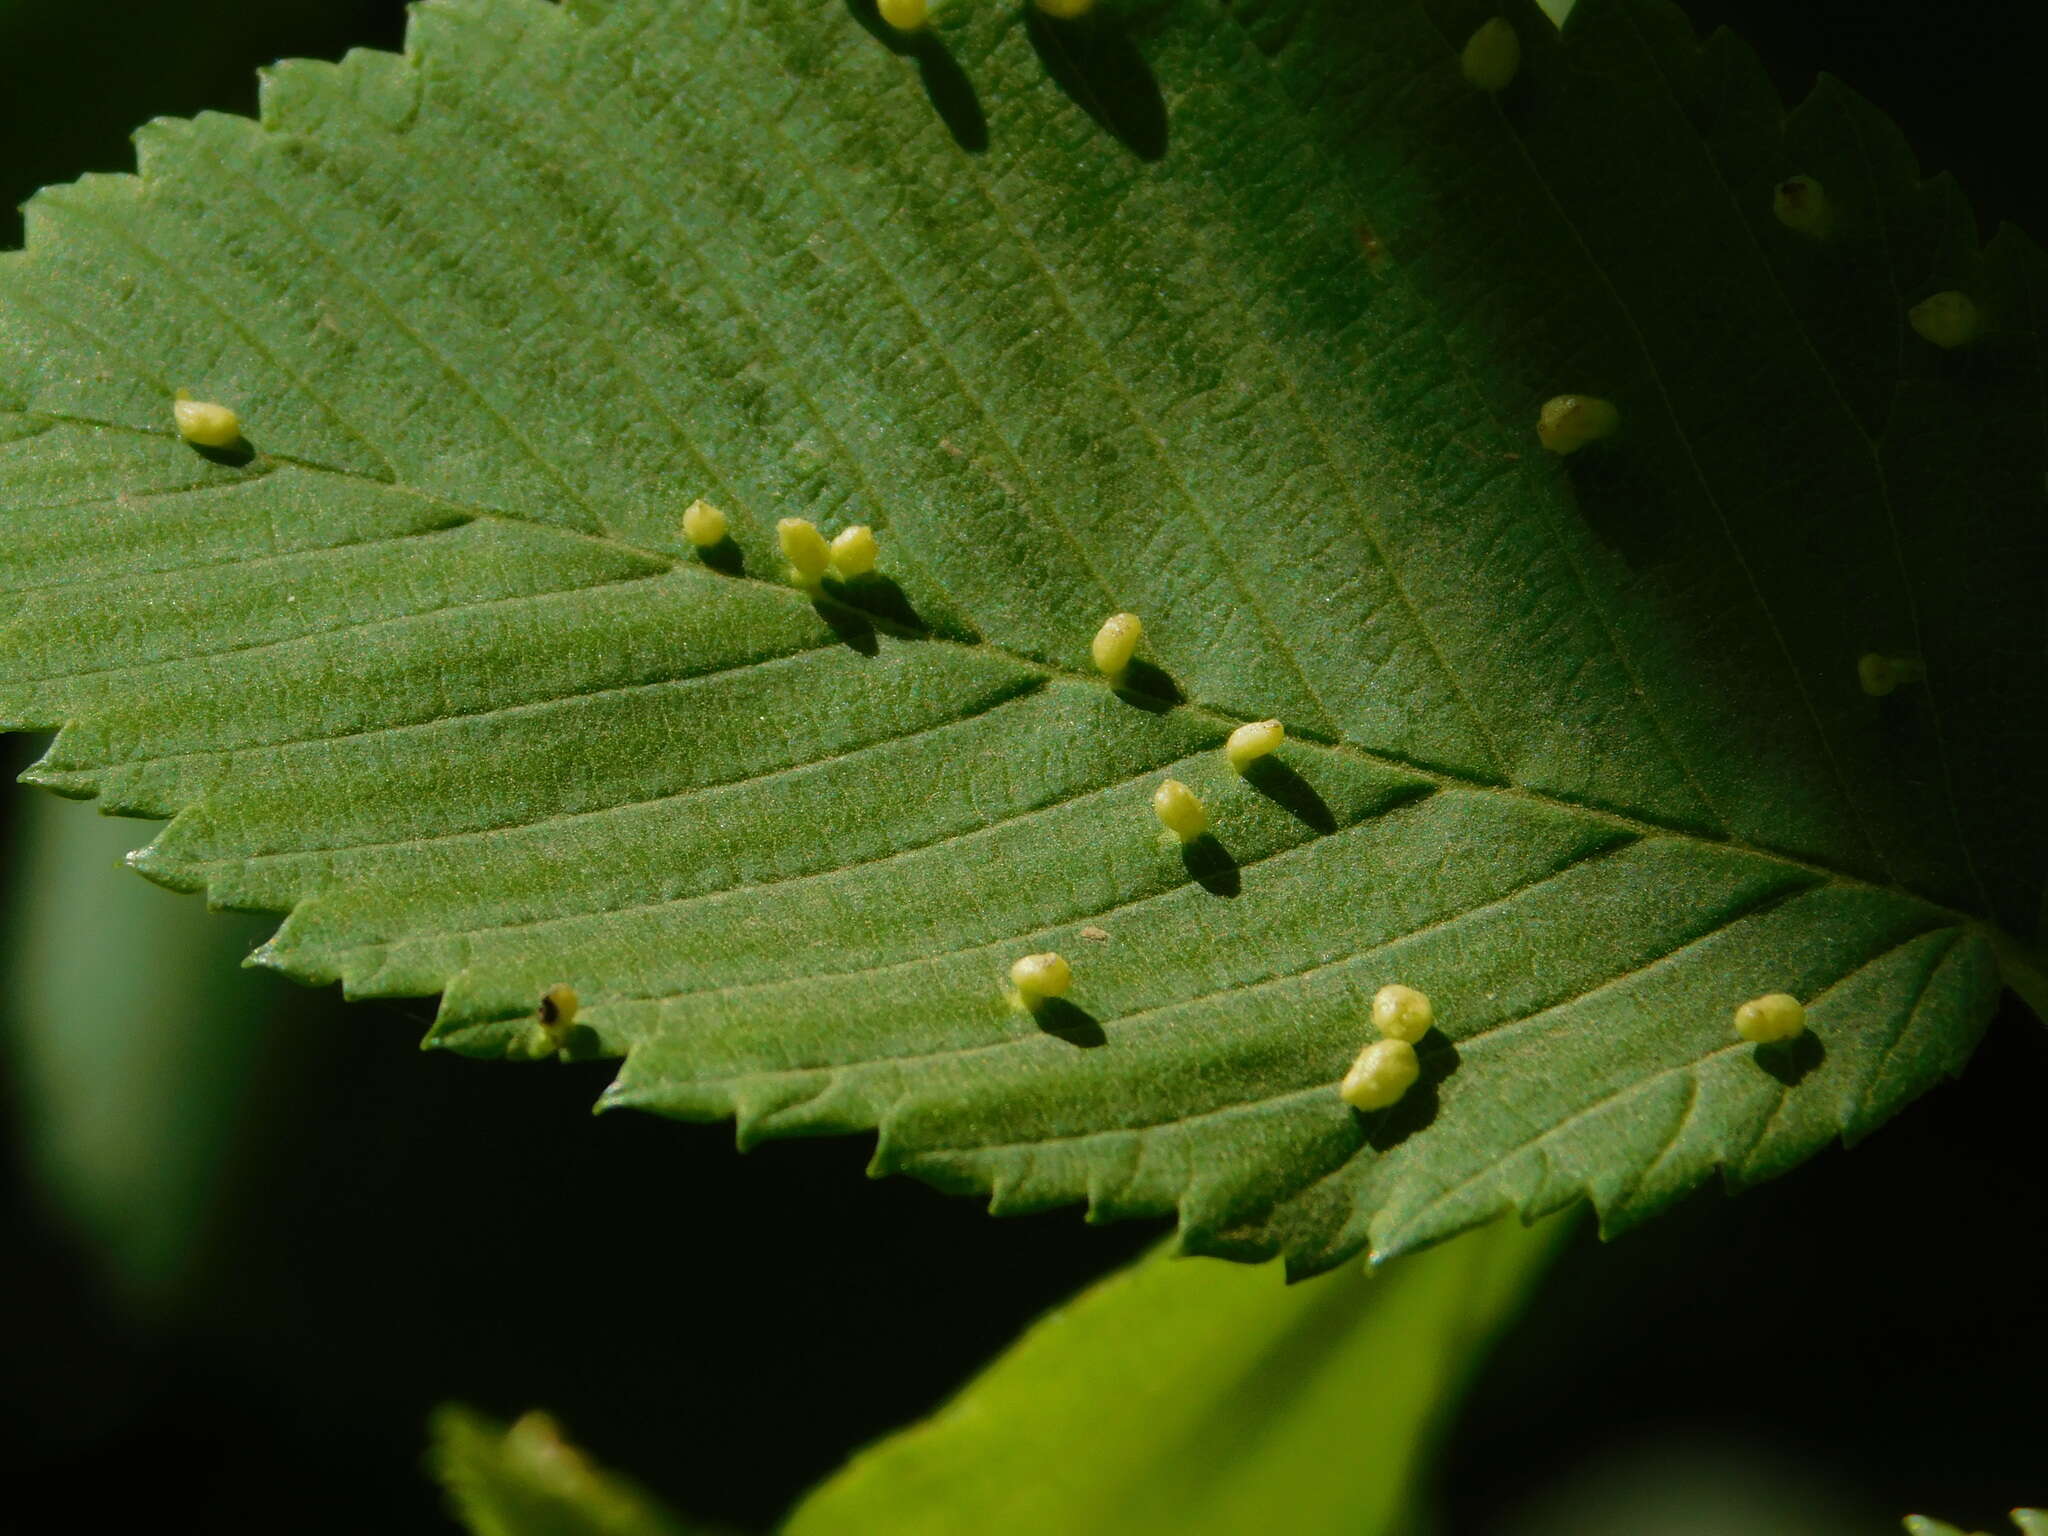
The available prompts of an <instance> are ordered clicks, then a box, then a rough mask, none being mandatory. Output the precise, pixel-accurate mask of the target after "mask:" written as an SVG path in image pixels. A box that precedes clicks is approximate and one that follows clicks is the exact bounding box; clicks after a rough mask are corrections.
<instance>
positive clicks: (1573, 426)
mask: <svg viewBox="0 0 2048 1536" xmlns="http://www.w3.org/2000/svg"><path fill="white" fill-rule="evenodd" d="M1620 425H1621V412H1619V411H1617V410H1616V409H1615V408H1614V402H1613V401H1611V400H1602V399H1601V398H1600V397H1599V396H1598V395H1558V396H1556V397H1555V398H1553V399H1550V400H1546V401H1544V402H1543V409H1542V410H1541V411H1540V412H1538V413H1537V417H1536V436H1537V437H1538V438H1539V439H1540V440H1541V441H1542V443H1543V446H1544V447H1545V448H1548V449H1549V450H1550V451H1551V452H1552V453H1577V452H1578V451H1579V450H1580V449H1581V448H1583V447H1585V446H1586V444H1588V443H1591V442H1597V441H1599V440H1600V439H1601V438H1603V437H1612V436H1613V435H1614V429H1615V428H1616V427H1618V426H1620Z"/></svg>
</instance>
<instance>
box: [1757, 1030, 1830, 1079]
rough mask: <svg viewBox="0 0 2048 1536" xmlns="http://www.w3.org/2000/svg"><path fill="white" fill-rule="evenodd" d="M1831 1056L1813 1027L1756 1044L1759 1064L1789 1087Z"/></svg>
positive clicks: (1804, 1077)
mask: <svg viewBox="0 0 2048 1536" xmlns="http://www.w3.org/2000/svg"><path fill="white" fill-rule="evenodd" d="M1827 1059H1828V1048H1827V1047H1826V1046H1825V1045H1823V1044H1821V1042H1820V1037H1819V1036H1817V1035H1816V1034H1814V1032H1813V1031H1812V1030H1810V1029H1809V1030H1803V1031H1802V1032H1800V1033H1799V1034H1796V1035H1794V1036H1793V1037H1792V1038H1791V1039H1790V1040H1774V1041H1772V1042H1771V1043H1770V1044H1769V1045H1760V1046H1758V1047H1757V1048H1756V1064H1757V1065H1758V1066H1759V1067H1761V1068H1763V1070H1764V1071H1765V1072H1767V1073H1769V1074H1770V1075H1771V1076H1772V1077H1775V1078H1776V1079H1777V1080H1778V1081H1779V1082H1781V1083H1783V1084H1784V1085H1785V1086H1786V1087H1787V1088H1797V1087H1798V1086H1799V1085H1800V1084H1801V1083H1802V1082H1804V1081H1805V1080H1806V1078H1807V1076H1808V1074H1810V1073H1811V1072H1813V1071H1814V1070H1815V1069H1816V1068H1818V1067H1819V1066H1820V1064H1821V1063H1822V1062H1824V1061H1826V1060H1827Z"/></svg>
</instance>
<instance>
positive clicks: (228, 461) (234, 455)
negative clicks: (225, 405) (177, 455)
mask: <svg viewBox="0 0 2048 1536" xmlns="http://www.w3.org/2000/svg"><path fill="white" fill-rule="evenodd" d="M185 446H186V447H188V448H190V449H191V450H192V451H193V452H194V453H196V454H198V455H199V457H201V458H202V459H204V460H206V462H207V463H209V464H218V465H220V466H221V468H223V469H247V468H248V467H249V466H250V465H251V464H253V463H254V462H255V461H256V445H255V444H254V443H252V442H250V441H249V440H248V439H247V438H246V437H244V438H238V439H236V440H235V441H234V442H232V443H230V444H228V445H227V447H225V448H209V447H207V446H206V445H205V444H204V443H187V444H186V445H185Z"/></svg>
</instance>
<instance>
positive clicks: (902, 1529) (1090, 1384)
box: [786, 1222, 1563, 1536]
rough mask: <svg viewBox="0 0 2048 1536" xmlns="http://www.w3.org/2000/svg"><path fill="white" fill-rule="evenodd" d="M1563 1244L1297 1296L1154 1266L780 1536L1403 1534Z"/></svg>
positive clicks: (1066, 1319) (1472, 1240) (1555, 1229)
mask: <svg viewBox="0 0 2048 1536" xmlns="http://www.w3.org/2000/svg"><path fill="white" fill-rule="evenodd" d="M1562 1230H1563V1229H1562V1228H1561V1227H1560V1226H1559V1224H1557V1223H1550V1224H1548V1225H1546V1226H1543V1227H1540V1228H1536V1229H1534V1230H1529V1229H1525V1228H1522V1227H1520V1226H1519V1225H1517V1224H1515V1223H1513V1222H1503V1223H1497V1224H1495V1225H1493V1226H1491V1227H1488V1228H1486V1229H1485V1230H1484V1231H1481V1232H1474V1233H1472V1234H1470V1235H1469V1236H1466V1237H1463V1238H1460V1239H1459V1240H1458V1241H1457V1242H1455V1243H1451V1244H1448V1245H1446V1246H1444V1247H1442V1248H1439V1249H1436V1250H1435V1251H1433V1252H1430V1253H1426V1254H1419V1255H1416V1256H1414V1257H1412V1258H1404V1259H1399V1260H1396V1261H1395V1262H1394V1263H1392V1264H1390V1265H1386V1266H1384V1267H1382V1268H1380V1269H1379V1270H1377V1271H1375V1272H1371V1273H1368V1272H1365V1271H1363V1270H1361V1269H1358V1268H1350V1269H1346V1270H1344V1271H1342V1272H1340V1273H1337V1274H1332V1275H1327V1276H1324V1277H1322V1278H1319V1279H1316V1280H1312V1281H1309V1282H1307V1283H1305V1284H1302V1285H1295V1286H1288V1285H1286V1284H1284V1283H1283V1277H1282V1275H1281V1273H1280V1269H1279V1267H1278V1266H1277V1265H1275V1266H1266V1267H1261V1268H1250V1267H1245V1266H1238V1265H1225V1264H1219V1263H1217V1262H1215V1261H1213V1260H1209V1259H1182V1258H1177V1257H1174V1256H1172V1255H1171V1254H1164V1253H1162V1254H1159V1255H1155V1256H1154V1257H1153V1258H1151V1259H1148V1260H1146V1261H1144V1262H1142V1263H1140V1264H1138V1265H1136V1266H1134V1267H1132V1268H1130V1269H1128V1270H1124V1271H1122V1272H1121V1273H1119V1274H1116V1275H1113V1276H1112V1277H1110V1278H1109V1279H1107V1280H1105V1281H1103V1282H1101V1283H1100V1284H1098V1285H1096V1286H1095V1287H1094V1288H1093V1289H1091V1290H1089V1291H1086V1292H1084V1293H1082V1295H1080V1296H1079V1297H1077V1298H1076V1299H1075V1300H1074V1301H1072V1302H1070V1303H1069V1304H1068V1305H1066V1306H1065V1307H1063V1308H1061V1309H1060V1310H1059V1311H1057V1312H1054V1313H1052V1314H1051V1315H1050V1316H1049V1317H1047V1318H1045V1319H1044V1320H1043V1321H1041V1322H1040V1323H1038V1324H1037V1325H1036V1326H1035V1327H1033V1328H1032V1329H1031V1330H1030V1331H1029V1332H1027V1333H1026V1334H1025V1335H1024V1336H1023V1337H1022V1338H1021V1339H1020V1340H1018V1342H1017V1343H1016V1344H1014V1345H1013V1346H1011V1348H1010V1349H1009V1350H1008V1351H1007V1352H1006V1353H1005V1354H1004V1355H1003V1356H1002V1357H1001V1358H1000V1359H999V1360H997V1361H996V1362H995V1364H993V1365H991V1366H990V1367H989V1368H988V1369H987V1370H986V1371H984V1372H983V1373H982V1375H981V1376H980V1377H979V1378H978V1379H977V1380H976V1381H974V1382H973V1383H971V1384H970V1385H969V1386H968V1387H967V1388H966V1389H965V1390H963V1391H962V1392H961V1394H960V1395H959V1396H958V1397H957V1398H955V1399H954V1400H953V1401H952V1402H951V1403H950V1404H948V1405H947V1406H946V1407H945V1408H943V1409H942V1410H940V1411H939V1412H938V1413H937V1414H935V1415H934V1416H933V1417H932V1418H931V1419H930V1420H928V1421H927V1422H925V1423H923V1424H919V1425H915V1426H913V1427H912V1428H910V1429H906V1430H904V1431H903V1432H902V1433H900V1434H897V1435H895V1436H893V1437H891V1438H890V1439H888V1440H885V1441H883V1442H882V1443H881V1444H879V1445H877V1446H874V1447H872V1448H871V1449H869V1450H867V1451H865V1452H863V1453H862V1454H861V1455H859V1456H858V1457H856V1458H855V1459H854V1460H853V1461H852V1462H851V1463H850V1464H849V1465H848V1466H847V1467H846V1469H845V1470H844V1471H842V1472H840V1473H839V1474H838V1475H837V1476H836V1477H834V1478H833V1479H832V1480H831V1481H829V1482H827V1483H825V1484H824V1485H823V1486H822V1487H820V1488H818V1489H817V1490H816V1491H815V1492H813V1493H812V1494H811V1495H810V1496H809V1497H808V1498H807V1499H805V1501H804V1502H803V1504H802V1505H800V1506H799V1507H798V1508H797V1510H796V1511H795V1513H794V1514H792V1515H791V1517H790V1520H789V1523H788V1525H787V1527H786V1530H787V1531H788V1533H789V1536H848V1533H856V1532H879V1531H887V1532H889V1533H891V1536H922V1533H927V1532H928V1533H933V1536H1024V1533H1028V1532H1040V1531H1060V1532H1062V1533H1068V1536H1090V1533H1093V1532H1101V1533H1104V1536H1141V1533H1145V1532H1151V1531H1159V1532H1172V1533H1175V1536H1203V1533H1207V1532H1215V1533H1218V1536H1227V1533H1232V1532H1240V1531H1249V1530H1260V1529H1266V1528H1269V1527H1271V1526H1273V1525H1275V1524H1276V1523H1280V1524H1284V1525H1285V1526H1286V1528H1287V1529H1288V1530H1290V1531H1293V1532H1296V1533H1297V1536H1318V1533H1321V1532H1330V1533H1333V1536H1334V1533H1338V1532H1342V1533H1344V1536H1372V1533H1375V1532H1382V1531H1384V1532H1395V1531H1413V1530H1415V1529H1416V1523H1415V1520H1416V1515H1415V1511H1416V1508H1417V1506H1418V1504H1419V1503H1420V1502H1421V1500H1420V1497H1419V1492H1418V1489H1417V1488H1416V1486H1415V1484H1416V1478H1417V1476H1418V1472H1419V1469H1420V1467H1421V1466H1422V1465H1423V1461H1424V1457H1425V1456H1426V1454H1427V1452H1428V1450H1429V1448H1430V1445H1431V1443H1432V1440H1433V1437H1434V1434H1435V1431H1436V1430H1437V1429H1438V1428H1439V1427H1440V1425H1441V1423H1442V1421H1443V1419H1444V1417H1445V1415H1446V1413H1447V1411H1448V1409H1449V1408H1450V1406H1451V1405H1452V1404H1453V1403H1455V1401H1456V1400H1457V1395H1458V1389H1459V1387H1460V1386H1461V1385H1462V1384H1463V1381H1464V1379H1465V1377H1466V1376H1467V1375H1468V1374H1469V1373H1470V1372H1471V1370H1472V1369H1473V1367H1474V1366H1475V1365H1476V1364H1477V1363H1478V1360H1479V1359H1480V1358H1481V1356H1482V1354H1483V1352H1484V1350H1485V1349H1486V1347H1487V1346H1488V1345H1490V1344H1491V1342H1492V1339H1493V1335H1494V1333H1495V1332H1496V1330H1497V1329H1499V1327H1500V1326H1501V1325H1502V1324H1503V1323H1504V1322H1505V1321H1506V1318H1507V1315H1508V1313H1509V1312H1511V1311H1512V1309H1513V1308H1514V1307H1515V1306H1516V1305H1517V1304H1518V1303H1519V1301H1520V1300H1521V1298H1522V1296H1523V1295H1524V1294H1525V1292H1526V1291H1527V1289H1528V1286H1529V1285H1530V1283H1531V1282H1532V1281H1533V1280H1534V1279H1535V1277H1536V1276H1537V1275H1538V1274H1539V1273H1541V1270H1542V1267H1543V1264H1544V1261H1545V1260H1546V1259H1547V1258H1548V1257H1549V1255H1550V1254H1551V1253H1552V1252H1553V1251H1554V1250H1555V1248H1556V1246H1557V1239H1558V1238H1559V1236H1560V1235H1561V1233H1562ZM1280 1512H1284V1518H1283V1516H1282V1514H1281V1513H1280Z"/></svg>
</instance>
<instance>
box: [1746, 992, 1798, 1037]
mask: <svg viewBox="0 0 2048 1536" xmlns="http://www.w3.org/2000/svg"><path fill="white" fill-rule="evenodd" d="M1805 1028H1806V1009H1805V1007H1804V1006H1803V1005H1802V1004H1801V1003H1800V1001H1799V999H1798V998H1796V997H1794V996H1792V995H1791V994H1790V993H1789V992H1766V993H1765V994H1764V995H1763V996H1762V997H1752V998H1751V999H1750V1000H1749V1001H1748V1002H1746V1003H1744V1004H1743V1005H1742V1006H1741V1007H1740V1008H1737V1009H1736V1010H1735V1033H1737V1034H1738V1035H1740V1036H1742V1038H1743V1039H1745V1040H1754V1041H1755V1042H1756V1043H1757V1044H1758V1045H1770V1044H1772V1043H1774V1042H1776V1041H1779V1040H1790V1039H1791V1038H1792V1037H1793V1036H1794V1035H1797V1034H1800V1033H1801V1032H1803V1031H1804V1030H1805Z"/></svg>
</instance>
